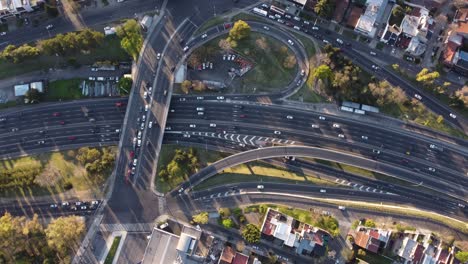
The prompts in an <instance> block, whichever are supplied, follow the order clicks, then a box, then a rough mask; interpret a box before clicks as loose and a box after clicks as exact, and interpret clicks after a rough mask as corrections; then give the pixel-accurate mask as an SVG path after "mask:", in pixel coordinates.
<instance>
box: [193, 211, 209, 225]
mask: <svg viewBox="0 0 468 264" xmlns="http://www.w3.org/2000/svg"><path fill="white" fill-rule="evenodd" d="M192 220H193V222H195V223H197V224H207V223H208V220H209V218H208V212H201V213H199V214H196V215H194V216H192Z"/></svg>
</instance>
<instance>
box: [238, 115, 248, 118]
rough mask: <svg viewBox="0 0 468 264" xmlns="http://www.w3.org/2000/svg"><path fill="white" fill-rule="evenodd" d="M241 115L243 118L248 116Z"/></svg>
mask: <svg viewBox="0 0 468 264" xmlns="http://www.w3.org/2000/svg"><path fill="white" fill-rule="evenodd" d="M239 117H241V118H245V117H247V116H246V115H240V116H239Z"/></svg>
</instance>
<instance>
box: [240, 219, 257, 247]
mask: <svg viewBox="0 0 468 264" xmlns="http://www.w3.org/2000/svg"><path fill="white" fill-rule="evenodd" d="M260 235H261V234H260V229H258V227H257V226H256V225H254V224H247V225H246V226H245V227H244V228H243V229H242V237H243V238H244V239H245V241H247V242H249V243H252V244H254V243H258V242H260Z"/></svg>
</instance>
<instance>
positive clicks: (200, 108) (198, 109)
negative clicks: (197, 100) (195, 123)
mask: <svg viewBox="0 0 468 264" xmlns="http://www.w3.org/2000/svg"><path fill="white" fill-rule="evenodd" d="M203 110H205V108H203V107H197V111H203Z"/></svg>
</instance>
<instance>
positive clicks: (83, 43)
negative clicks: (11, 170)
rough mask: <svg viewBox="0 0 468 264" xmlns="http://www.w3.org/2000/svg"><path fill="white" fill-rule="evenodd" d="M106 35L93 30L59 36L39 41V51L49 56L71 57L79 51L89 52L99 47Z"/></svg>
mask: <svg viewBox="0 0 468 264" xmlns="http://www.w3.org/2000/svg"><path fill="white" fill-rule="evenodd" d="M103 39H104V34H102V33H101V32H97V31H94V30H91V29H84V30H82V31H79V32H70V33H67V34H57V35H56V36H55V37H53V38H50V39H45V40H41V41H39V44H38V47H39V49H40V50H41V51H42V52H43V53H44V54H47V55H55V54H58V55H62V56H63V55H69V54H74V53H76V52H79V51H89V50H91V49H94V48H96V47H98V46H99V45H100V44H101V43H102V41H103Z"/></svg>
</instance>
